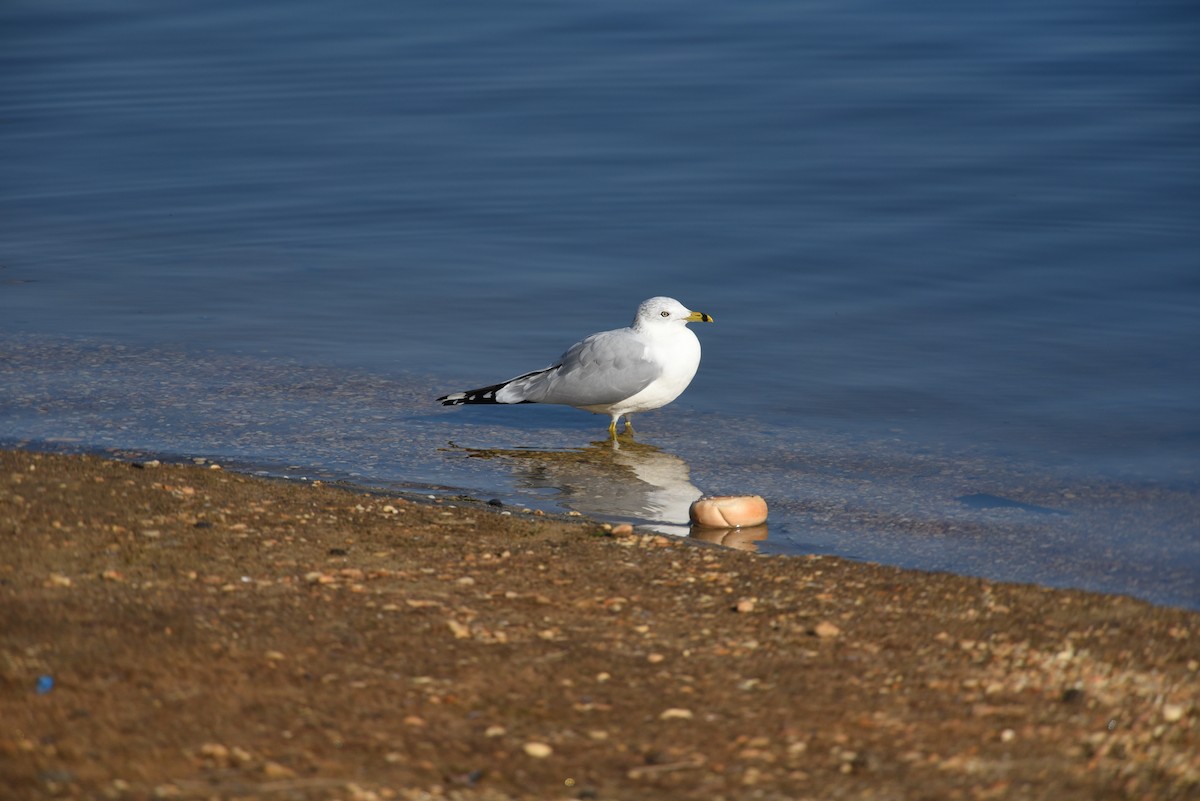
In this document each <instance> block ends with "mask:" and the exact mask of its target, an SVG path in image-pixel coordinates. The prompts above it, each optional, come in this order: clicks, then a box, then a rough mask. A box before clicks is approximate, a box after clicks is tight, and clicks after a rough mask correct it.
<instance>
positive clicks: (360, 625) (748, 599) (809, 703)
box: [0, 451, 1200, 801]
mask: <svg viewBox="0 0 1200 801" xmlns="http://www.w3.org/2000/svg"><path fill="white" fill-rule="evenodd" d="M506 512H510V513H511V514H505V513H506ZM0 537H2V538H3V545H4V556H3V558H2V559H0V720H2V721H3V726H0V786H3V787H4V788H5V793H4V795H5V797H6V798H10V799H41V798H51V797H54V798H88V799H92V798H111V799H143V798H147V799H148V798H185V799H209V798H220V799H225V798H230V799H232V798H238V799H325V798H329V799H334V798H337V799H356V801H366V800H367V799H424V798H457V799H489V800H490V799H496V800H499V799H515V798H521V799H526V798H528V799H555V798H562V799H659V798H661V799H705V800H706V801H710V800H712V799H759V798H761V799H785V798H786V799H807V798H812V799H828V798H848V799H876V798H878V799H901V798H930V799H933V798H938V799H957V798H961V799H986V798H996V799H1001V798H1003V799H1014V798H1017V799H1063V798H1094V799H1173V798H1178V799H1184V798H1195V797H1196V795H1197V794H1198V793H1200V732H1198V729H1200V709H1198V706H1200V704H1198V701H1200V614H1198V613H1194V612H1189V611H1186V610H1181V609H1172V608H1163V607H1155V606H1151V605H1149V604H1146V603H1144V602H1141V601H1137V600H1133V599H1130V598H1126V597H1118V596H1106V595H1098V594H1092V593H1085V592H1075V591H1062V590H1051V589H1045V588H1041V587H1035V586H1026V585H1012V584H1003V583H997V582H991V581H986V580H982V579H975V578H964V577H959V576H952V575H945V574H931V573H922V572H916V571H905V570H900V569H896V568H889V567H881V566H877V565H871V564H862V563H855V562H850V561H845V560H839V559H835V558H829V557H765V556H760V555H756V554H753V553H747V552H742V551H737V550H731V549H724V548H717V547H712V546H707V545H703V544H697V543H695V542H691V541H686V540H680V539H675V538H669V537H665V536H661V535H640V534H636V533H635V534H632V535H626V536H614V533H613V532H612V531H611V530H605V528H604V527H602V526H601V525H599V524H596V523H591V522H587V521H584V520H574V521H571V520H559V519H550V518H549V517H546V516H538V515H536V514H525V513H523V512H521V510H514V509H504V508H498V507H494V506H489V505H487V504H486V503H478V502H472V501H462V502H453V503H452V502H449V501H443V502H440V503H437V502H433V501H426V502H419V501H417V500H413V499H405V498H399V497H393V496H386V495H381V494H364V493H363V492H361V491H355V490H353V489H348V488H341V487H333V486H323V485H320V484H312V483H299V482H292V483H287V482H280V481H271V480H265V479H259V478H255V477H250V476H244V475H238V474H234V473H231V472H229V471H226V470H222V469H217V468H214V467H212V466H209V465H202V466H197V465H165V464H164V465H153V464H146V465H139V464H134V463H130V462H122V461H114V460H107V459H102V458H98V457H91V456H57V455H44V454H33V453H26V452H12V451H5V452H0Z"/></svg>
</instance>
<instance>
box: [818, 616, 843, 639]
mask: <svg viewBox="0 0 1200 801" xmlns="http://www.w3.org/2000/svg"><path fill="white" fill-rule="evenodd" d="M841 633H842V630H841V629H839V628H838V627H837V626H835V625H834V624H832V623H830V622H829V621H828V620H822V621H821V622H820V623H818V624H817V625H816V628H814V629H813V634H816V635H817V636H818V637H820V638H821V639H827V638H829V637H836V636H838V635H839V634H841Z"/></svg>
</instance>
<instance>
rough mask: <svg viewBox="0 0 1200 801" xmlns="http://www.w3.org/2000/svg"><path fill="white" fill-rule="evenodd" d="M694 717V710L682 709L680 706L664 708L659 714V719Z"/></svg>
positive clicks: (688, 718) (687, 718)
mask: <svg viewBox="0 0 1200 801" xmlns="http://www.w3.org/2000/svg"><path fill="white" fill-rule="evenodd" d="M694 717H695V715H693V714H692V710H690V709H680V708H678V707H672V708H671V709H667V710H664V711H663V713H662V714H661V715H659V716H658V719H659V720H691V719H692V718H694Z"/></svg>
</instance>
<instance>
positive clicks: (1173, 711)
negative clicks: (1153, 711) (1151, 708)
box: [1162, 704, 1184, 723]
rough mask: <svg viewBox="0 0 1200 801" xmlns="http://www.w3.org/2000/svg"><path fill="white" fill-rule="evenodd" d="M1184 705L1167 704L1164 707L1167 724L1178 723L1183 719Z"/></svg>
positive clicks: (1163, 713)
mask: <svg viewBox="0 0 1200 801" xmlns="http://www.w3.org/2000/svg"><path fill="white" fill-rule="evenodd" d="M1183 712H1184V709H1183V705H1182V704H1166V705H1164V706H1163V711H1162V716H1163V720H1165V721H1166V722H1167V723H1178V722H1179V721H1180V720H1182V719H1183Z"/></svg>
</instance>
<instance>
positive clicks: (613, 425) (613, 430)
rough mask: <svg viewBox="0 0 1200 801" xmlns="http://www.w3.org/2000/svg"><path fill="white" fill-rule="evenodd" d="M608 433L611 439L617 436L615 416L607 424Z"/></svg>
mask: <svg viewBox="0 0 1200 801" xmlns="http://www.w3.org/2000/svg"><path fill="white" fill-rule="evenodd" d="M608 435H609V436H610V437H612V438H613V439H616V438H617V418H615V417H614V418H613V419H612V422H611V423H609V424H608Z"/></svg>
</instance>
